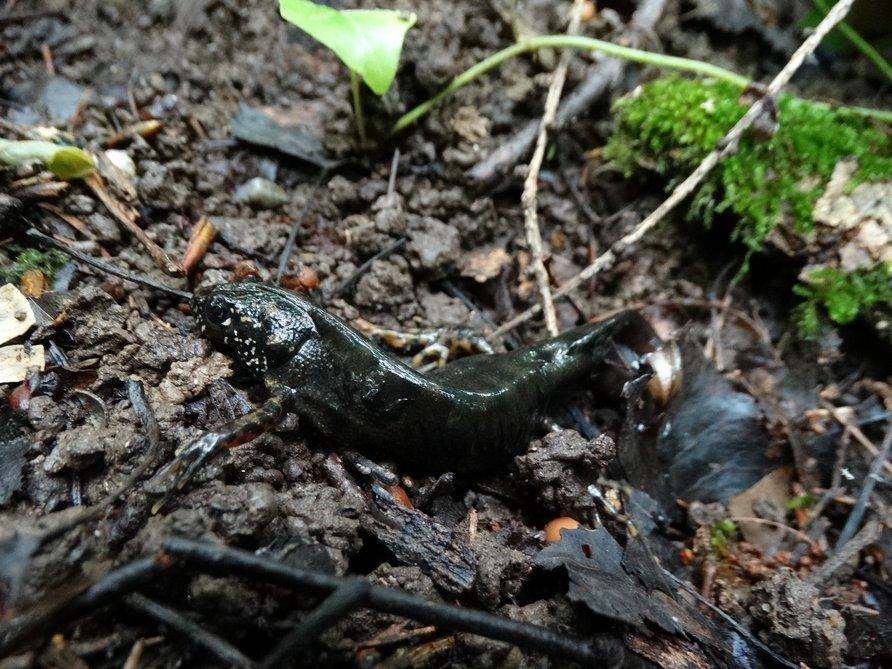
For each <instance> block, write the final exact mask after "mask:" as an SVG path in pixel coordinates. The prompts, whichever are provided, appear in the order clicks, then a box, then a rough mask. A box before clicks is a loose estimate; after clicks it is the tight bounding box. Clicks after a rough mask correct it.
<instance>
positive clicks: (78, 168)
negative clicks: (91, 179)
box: [46, 146, 96, 179]
mask: <svg viewBox="0 0 892 669" xmlns="http://www.w3.org/2000/svg"><path fill="white" fill-rule="evenodd" d="M46 166H47V169H49V171H50V172H52V173H53V174H55V175H56V176H57V177H59V178H60V179H80V178H82V177H85V176H87V175H88V174H89V173H90V172H92V171H93V170H94V169H95V168H96V166H95V165H94V164H93V159H92V158H91V157H90V154H89V153H87V152H86V151H84V150H82V149H79V148H77V147H76V146H65V147H62V148H61V149H59V150H58V151H56V152H54V153H53V155H52V156H50V159H49V160H47V161H46Z"/></svg>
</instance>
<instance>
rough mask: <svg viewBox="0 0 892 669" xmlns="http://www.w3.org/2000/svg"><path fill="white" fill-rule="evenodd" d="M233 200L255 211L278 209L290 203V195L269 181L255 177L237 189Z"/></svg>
mask: <svg viewBox="0 0 892 669" xmlns="http://www.w3.org/2000/svg"><path fill="white" fill-rule="evenodd" d="M233 199H234V200H235V201H236V202H243V203H245V204H247V205H249V206H251V207H252V208H254V209H276V208H277V207H281V206H282V205H283V204H285V203H286V202H288V193H286V192H285V190H284V189H283V188H282V187H281V186H278V185H276V184H274V183H273V182H272V181H270V180H269V179H264V178H262V177H254V178H253V179H251V180H249V181H246V182H245V183H243V184H242V185H241V186H239V187H238V189H236V191H235V194H234V195H233Z"/></svg>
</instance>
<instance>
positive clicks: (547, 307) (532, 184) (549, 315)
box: [520, 0, 585, 337]
mask: <svg viewBox="0 0 892 669" xmlns="http://www.w3.org/2000/svg"><path fill="white" fill-rule="evenodd" d="M584 4H585V3H584V2H583V0H573V7H572V9H571V10H570V24H569V25H568V26H567V34H568V35H573V34H575V33H577V32H579V24H580V23H582V8H583V5H584ZM569 64H570V52H569V51H565V52H564V53H563V55H562V56H561V62H560V64H559V65H558V67H557V69H556V70H555V71H554V74H553V75H552V77H551V84H550V85H549V87H548V95H547V96H546V97H545V112H544V113H543V114H542V120H541V122H540V123H539V137H538V139H537V140H536V149H535V150H534V151H533V157H532V158H531V159H530V166H529V169H528V170H527V178H526V179H525V180H524V184H523V195H521V197H520V201H521V204H522V205H523V218H524V230H525V232H526V238H527V246H529V248H530V255H531V265H532V269H533V273H534V274H535V276H536V286H537V287H538V289H539V297H540V299H541V300H542V310H543V312H544V313H545V327H546V329H547V330H548V334H549V335H551V336H552V337H556V336H557V334H558V324H557V315H556V314H555V313H554V301H553V300H552V298H551V286H550V279H549V276H548V270H547V269H545V260H544V259H543V251H542V232H541V230H540V229H539V214H538V207H539V202H538V194H539V170H541V169H542V161H543V160H544V159H545V149H546V147H547V146H548V127H549V126H550V125H551V124H552V123H553V122H554V115H555V113H556V112H557V106H558V102H560V99H561V92H562V91H563V90H564V82H565V81H566V80H567V67H568V66H569Z"/></svg>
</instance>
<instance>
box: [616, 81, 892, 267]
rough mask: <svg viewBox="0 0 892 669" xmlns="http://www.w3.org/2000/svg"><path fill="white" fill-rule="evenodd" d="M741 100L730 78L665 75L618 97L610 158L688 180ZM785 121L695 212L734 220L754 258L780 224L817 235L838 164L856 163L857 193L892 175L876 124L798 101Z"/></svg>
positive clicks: (736, 158) (716, 180)
mask: <svg viewBox="0 0 892 669" xmlns="http://www.w3.org/2000/svg"><path fill="white" fill-rule="evenodd" d="M739 95H740V90H739V89H738V88H736V87H735V86H733V85H731V84H728V83H724V82H715V83H704V82H702V81H693V80H688V79H683V78H681V77H678V76H671V77H665V78H662V79H657V80H656V81H653V82H652V83H650V84H647V85H646V86H644V87H643V88H642V89H641V90H640V92H638V93H637V94H635V95H631V96H626V97H624V98H622V99H620V100H618V101H617V103H616V105H615V107H614V110H615V113H616V129H615V131H614V134H613V135H612V137H611V138H610V141H609V142H608V144H607V146H606V147H605V149H604V156H605V158H607V159H608V160H610V161H612V162H613V164H615V165H617V166H618V167H620V168H621V169H622V170H623V171H624V172H625V173H626V175H627V176H628V175H630V174H631V173H633V172H635V171H638V170H640V169H642V168H644V169H649V170H653V171H656V172H657V173H659V174H661V175H663V176H666V177H668V178H670V179H681V178H683V177H686V176H687V174H688V173H689V172H690V171H691V170H692V169H693V168H694V167H696V166H697V165H698V164H699V163H700V161H701V160H702V159H703V158H704V157H705V156H706V154H707V153H709V152H710V151H711V150H712V149H713V148H715V145H716V142H717V141H718V140H719V139H721V138H722V137H723V136H724V135H725V133H726V132H727V131H728V130H730V129H731V127H732V126H733V125H734V124H735V123H736V122H737V121H738V120H740V118H741V117H742V116H743V114H744V113H745V111H746V106H744V105H743V104H741V103H740V102H739V101H738V98H739ZM778 120H779V127H778V128H777V131H776V132H775V133H774V134H773V135H772V136H771V137H770V138H769V139H767V140H759V139H758V138H757V137H755V136H754V134H753V133H749V134H748V135H747V136H746V137H744V139H743V140H742V141H741V143H740V148H739V150H738V151H737V153H735V154H733V155H731V156H727V157H726V158H724V159H723V160H722V161H721V163H720V164H719V166H718V167H717V168H716V169H714V170H713V171H712V173H711V174H710V175H709V176H707V177H706V179H705V180H704V181H703V183H702V184H701V186H700V188H699V189H698V190H697V191H696V192H695V194H694V197H693V202H692V204H691V208H690V215H691V216H692V217H699V218H702V220H703V222H704V224H706V225H709V224H710V223H711V222H712V221H713V219H714V217H715V215H716V214H719V213H722V212H726V211H727V212H732V213H733V214H735V215H736V218H737V223H736V225H735V227H734V230H733V233H732V236H733V238H734V239H735V240H739V241H741V242H743V243H744V244H745V245H746V246H747V248H748V249H749V251H750V252H754V251H759V250H760V249H761V248H762V244H763V243H764V240H765V237H766V235H767V234H768V233H769V232H771V230H773V229H774V228H775V227H776V226H777V225H778V224H779V223H781V222H782V221H786V222H788V223H790V224H792V228H793V229H794V230H796V231H797V232H800V233H805V232H808V231H809V230H810V229H811V227H812V217H811V211H812V208H813V206H814V204H815V201H816V200H817V199H818V197H819V196H820V195H821V193H822V192H823V191H824V188H825V187H826V185H827V182H828V180H829V179H830V175H831V173H832V172H833V168H834V167H835V166H836V163H837V162H838V161H839V160H840V159H842V158H852V157H854V158H857V160H858V166H859V167H858V171H857V172H856V173H855V175H854V176H853V178H852V183H851V186H852V187H854V186H855V185H857V184H858V183H860V182H862V181H878V180H887V179H889V178H892V139H890V137H889V135H888V134H887V132H886V131H885V130H884V129H882V128H880V127H877V126H876V125H875V123H874V122H872V121H869V120H867V119H865V118H863V117H860V116H857V115H855V114H852V113H851V112H845V111H841V110H837V109H832V108H830V107H828V106H826V105H822V104H818V103H811V102H808V101H805V100H800V99H796V98H793V97H790V96H785V97H781V98H780V100H779V101H778Z"/></svg>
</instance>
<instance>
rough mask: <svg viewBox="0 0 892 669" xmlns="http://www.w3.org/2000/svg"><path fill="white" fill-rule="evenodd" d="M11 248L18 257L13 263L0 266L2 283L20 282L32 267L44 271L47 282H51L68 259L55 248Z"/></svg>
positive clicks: (0, 280)
mask: <svg viewBox="0 0 892 669" xmlns="http://www.w3.org/2000/svg"><path fill="white" fill-rule="evenodd" d="M9 250H10V251H12V252H13V253H15V254H16V259H15V261H14V262H13V263H12V264H11V265H7V266H5V267H0V282H2V283H18V282H19V279H21V278H22V274H24V273H25V272H27V271H28V270H30V269H39V270H40V271H41V272H43V275H44V276H45V277H46V280H47V282H50V281H52V280H53V276H54V275H55V274H56V272H58V271H59V269H60V268H61V267H62V265H64V264H65V262H66V261H67V258H66V257H65V254H63V253H61V252H59V251H57V250H55V249H51V250H49V251H38V250H37V249H28V248H22V247H20V246H11V247H10V249H9Z"/></svg>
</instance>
